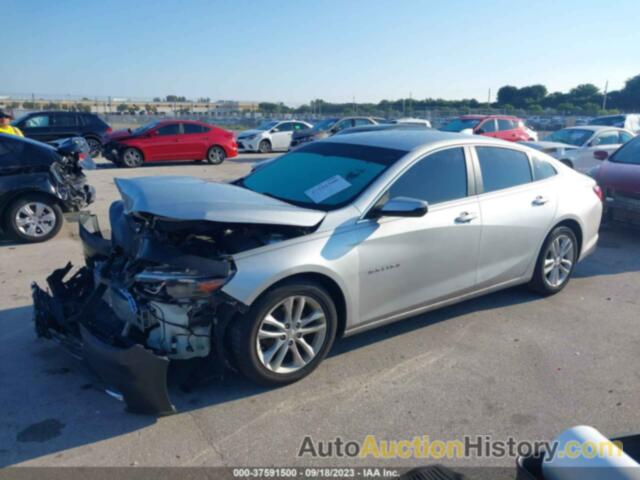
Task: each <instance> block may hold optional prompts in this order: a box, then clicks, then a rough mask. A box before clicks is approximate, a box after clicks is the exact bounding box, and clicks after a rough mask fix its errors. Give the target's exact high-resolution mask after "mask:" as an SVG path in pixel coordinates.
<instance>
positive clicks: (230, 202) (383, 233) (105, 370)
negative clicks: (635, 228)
mask: <svg viewBox="0 0 640 480" xmlns="http://www.w3.org/2000/svg"><path fill="white" fill-rule="evenodd" d="M116 183H117V187H118V189H119V191H120V193H121V196H122V200H120V201H117V202H115V203H113V204H112V206H111V209H110V223H111V238H110V239H106V238H103V236H102V234H101V233H100V230H99V228H98V225H97V221H96V218H95V217H94V216H91V215H88V214H87V215H85V216H84V217H83V218H82V220H81V222H80V236H81V239H82V242H83V246H84V247H83V248H84V253H85V257H86V265H85V266H84V267H82V268H80V269H79V270H78V271H77V272H75V273H74V274H70V272H71V269H72V266H71V265H67V266H66V267H65V268H62V269H60V270H57V271H55V272H54V273H53V274H52V275H51V276H50V277H49V278H48V291H45V290H43V289H41V288H40V287H39V286H38V285H36V284H34V285H33V298H34V304H35V308H34V311H35V323H36V329H37V332H38V334H39V335H40V336H42V337H46V338H56V339H58V340H60V341H61V342H62V343H64V344H65V345H66V346H67V347H68V348H69V349H70V350H71V351H72V352H74V353H75V354H76V355H77V356H79V357H81V358H83V359H85V360H86V361H87V362H88V364H89V365H90V366H91V367H92V369H93V370H94V371H95V372H96V373H97V374H98V375H99V376H100V377H102V379H103V380H104V382H105V383H106V385H107V386H108V388H109V390H110V391H111V392H112V393H114V394H115V395H118V396H121V397H122V398H123V399H124V401H125V402H126V404H127V406H128V408H129V410H130V411H133V412H140V413H153V414H168V413H172V412H173V411H175V409H174V407H173V405H172V403H171V401H170V399H169V395H168V393H167V385H166V376H167V369H168V366H169V363H170V362H177V361H190V362H193V361H195V362H196V364H197V365H199V367H197V368H196V370H198V369H200V370H201V371H206V372H207V373H209V372H210V371H211V369H214V368H219V369H220V370H222V369H225V368H233V369H237V370H239V371H240V372H242V373H243V374H245V375H246V376H248V377H249V378H251V379H252V380H254V381H256V382H258V383H261V384H265V385H283V384H286V383H290V382H293V381H296V380H298V379H300V378H302V377H304V376H306V375H308V374H309V373H310V372H311V371H312V370H313V369H314V368H316V367H317V365H318V364H319V363H320V362H321V361H322V359H323V358H324V357H325V356H326V355H327V353H328V351H329V350H330V348H331V346H332V344H333V341H334V340H335V339H336V338H337V337H339V336H343V335H349V334H353V333H357V332H360V331H364V330H366V329H369V328H373V327H375V326H379V325H383V324H385V323H388V322H392V321H395V320H399V319H402V318H406V317H409V316H413V315H415V314H418V313H421V312H425V311H428V310H430V309H434V308H437V307H441V306H444V305H448V304H452V303H455V302H458V301H462V300H465V299H468V298H471V297H474V296H477V295H480V294H484V293H488V292H491V291H494V290H498V289H501V288H506V287H509V286H513V285H517V284H523V283H528V284H529V285H530V286H531V287H532V288H533V289H534V290H536V291H538V292H540V293H542V294H545V295H549V294H553V293H557V292H559V291H560V290H562V288H564V286H565V285H566V284H567V282H568V281H569V278H570V276H571V274H572V272H573V269H574V266H575V264H576V263H577V262H578V261H579V260H581V259H582V258H584V257H585V256H587V255H588V254H589V253H591V252H592V251H593V249H594V248H595V246H596V243H597V239H598V233H597V232H598V227H599V223H600V216H601V212H602V205H601V201H600V198H599V196H598V194H599V192H598V189H597V187H596V186H595V182H594V181H593V180H591V179H590V178H588V177H585V176H583V175H580V174H578V173H576V172H574V171H573V170H571V169H569V168H567V167H565V166H564V165H562V164H560V163H559V162H557V161H556V160H554V159H552V158H550V157H548V156H546V155H544V154H543V153H540V152H537V151H534V150H532V149H529V148H527V147H523V146H520V145H514V144H506V143H504V142H501V141H497V140H493V139H486V138H480V137H469V136H465V135H457V134H448V133H443V132H435V131H433V132H432V131H384V132H367V133H361V134H354V135H346V136H342V137H333V138H331V139H329V140H325V141H320V142H313V143H311V144H309V145H307V146H303V147H301V148H299V149H297V150H295V151H293V152H290V153H288V154H286V155H283V156H282V157H280V158H278V159H277V160H275V161H273V162H270V163H269V164H267V165H264V166H263V167H261V168H259V169H256V170H254V171H253V172H252V173H251V174H249V175H248V176H247V177H245V178H242V179H240V180H237V181H236V182H234V183H232V184H223V183H216V182H209V181H204V180H200V179H194V178H188V177H155V178H138V179H131V180H122V179H120V180H116ZM198 362H201V363H198Z"/></svg>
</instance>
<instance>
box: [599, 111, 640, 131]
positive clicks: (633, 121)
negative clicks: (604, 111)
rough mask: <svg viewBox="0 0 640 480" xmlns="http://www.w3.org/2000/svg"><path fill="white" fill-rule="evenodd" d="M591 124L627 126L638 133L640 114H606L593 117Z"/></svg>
mask: <svg viewBox="0 0 640 480" xmlns="http://www.w3.org/2000/svg"><path fill="white" fill-rule="evenodd" d="M589 123H590V125H602V126H606V127H618V128H625V129H627V130H630V131H632V132H633V133H635V134H636V135H637V134H639V133H640V114H638V113H624V114H621V115H605V116H603V117H596V118H594V119H592V120H591V121H590V122H589Z"/></svg>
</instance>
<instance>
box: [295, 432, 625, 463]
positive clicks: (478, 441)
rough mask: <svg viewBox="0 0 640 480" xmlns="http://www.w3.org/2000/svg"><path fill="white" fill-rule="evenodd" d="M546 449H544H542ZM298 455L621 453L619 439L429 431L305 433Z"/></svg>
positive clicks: (547, 455)
mask: <svg viewBox="0 0 640 480" xmlns="http://www.w3.org/2000/svg"><path fill="white" fill-rule="evenodd" d="M544 452H546V453H544ZM297 455H298V457H300V458H304V457H307V458H370V459H385V460H386V459H410V458H416V459H429V460H444V459H462V458H515V457H519V456H521V457H529V456H532V457H539V456H541V455H544V460H545V461H550V460H552V459H554V458H569V459H573V458H578V457H584V458H595V457H611V456H619V455H622V443H621V442H611V441H606V442H590V441H586V442H578V441H570V442H567V443H565V444H564V445H563V447H562V448H559V445H558V443H557V442H542V441H534V442H531V441H527V440H516V439H515V438H513V437H509V438H507V439H506V440H494V439H493V438H492V437H491V435H475V436H471V435H464V436H463V437H462V438H461V439H459V440H432V439H431V438H430V437H429V435H423V436H422V437H419V436H415V437H413V438H411V439H401V440H379V439H377V438H376V436H375V435H367V436H366V437H365V438H364V440H362V441H356V440H345V439H344V438H341V437H336V438H335V439H334V440H329V441H323V440H319V441H315V440H314V439H313V438H312V437H311V436H309V435H307V436H306V437H304V439H303V440H302V443H301V445H300V448H299V449H298V453H297Z"/></svg>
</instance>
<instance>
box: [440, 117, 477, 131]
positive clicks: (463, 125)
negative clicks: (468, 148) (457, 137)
mask: <svg viewBox="0 0 640 480" xmlns="http://www.w3.org/2000/svg"><path fill="white" fill-rule="evenodd" d="M480 120H481V119H480V118H456V119H455V120H453V121H451V122H449V123H447V124H446V125H445V126H444V127H442V131H443V132H461V131H462V130H466V129H467V128H476V126H477V125H478V124H479V123H480Z"/></svg>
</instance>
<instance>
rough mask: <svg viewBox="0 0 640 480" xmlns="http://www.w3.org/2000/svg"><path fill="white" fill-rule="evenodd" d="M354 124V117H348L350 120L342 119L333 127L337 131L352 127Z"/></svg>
mask: <svg viewBox="0 0 640 480" xmlns="http://www.w3.org/2000/svg"><path fill="white" fill-rule="evenodd" d="M352 126H353V120H352V119H348V120H342V121H341V122H338V124H337V125H336V126H335V127H333V129H334V130H335V131H336V132H339V131H340V130H344V129H345V128H351V127H352Z"/></svg>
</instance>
